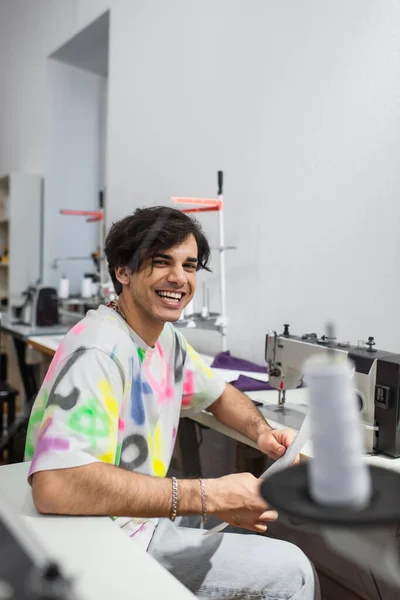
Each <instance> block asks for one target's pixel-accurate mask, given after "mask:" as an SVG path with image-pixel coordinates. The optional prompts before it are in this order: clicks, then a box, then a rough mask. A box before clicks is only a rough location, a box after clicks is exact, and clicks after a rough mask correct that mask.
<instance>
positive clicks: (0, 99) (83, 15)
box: [0, 0, 108, 288]
mask: <svg viewBox="0 0 400 600" xmlns="http://www.w3.org/2000/svg"><path fill="white" fill-rule="evenodd" d="M107 7H108V2H105V1H103V0H68V1H64V0H33V1H30V0H1V3H0V81H1V85H0V132H1V135H0V174H6V173H9V172H10V171H21V172H33V173H39V174H41V175H45V177H46V189H45V200H46V202H45V232H44V234H45V256H44V270H45V282H46V283H47V284H55V283H56V282H57V281H58V279H59V277H60V271H56V272H55V271H53V270H50V269H49V264H50V262H51V261H52V259H53V258H54V257H55V256H65V255H76V254H81V253H84V254H89V251H90V252H92V251H93V250H94V249H95V247H96V243H97V235H96V233H97V229H98V225H94V224H93V225H86V223H85V221H84V219H82V218H80V219H78V218H72V217H60V215H59V209H60V208H88V209H90V208H97V206H98V205H97V201H98V195H97V194H98V189H99V187H101V186H103V185H104V171H105V165H104V159H103V157H102V156H98V155H97V154H96V152H97V149H96V147H95V144H96V136H98V130H100V132H101V131H102V129H103V125H104V106H102V105H101V104H100V105H99V104H98V101H99V102H103V98H104V96H105V95H106V84H105V82H104V80H101V78H96V77H95V76H93V75H91V74H90V73H84V72H83V71H78V70H76V69H72V68H69V70H68V67H65V66H64V65H60V64H56V65H55V64H54V63H53V69H51V68H49V69H48V62H49V61H48V58H47V57H48V56H49V55H50V54H51V53H53V52H54V50H56V49H57V48H58V47H60V46H61V45H62V44H64V43H65V42H66V41H67V40H68V39H70V38H71V37H72V36H74V35H75V34H76V33H77V32H78V31H79V30H80V29H82V28H83V27H84V26H86V25H87V24H88V23H89V22H90V21H92V20H93V19H95V18H97V17H98V16H99V15H100V14H102V13H103V12H104V11H105V10H106V9H107ZM91 108H93V111H92V112H91V110H90V109H91ZM102 137H104V136H102ZM77 144H78V145H77ZM101 147H102V144H101V143H100V144H97V148H101ZM95 159H96V160H97V163H98V162H100V164H101V169H100V172H98V168H97V166H98V164H97V163H96V164H95ZM89 167H90V168H89ZM57 177H58V179H57ZM95 180H96V183H95ZM66 219H72V220H67V221H66ZM74 234H75V235H74ZM72 241H73V243H71V242H72ZM85 267H86V268H87V269H88V270H89V271H91V270H92V265H91V262H90V261H89V262H88V263H85ZM82 268H83V263H82V264H81V265H79V266H78V264H77V263H75V264H74V263H71V264H69V265H66V268H63V271H65V272H66V273H67V274H68V275H69V276H70V277H71V284H72V287H73V288H74V287H75V288H76V287H77V285H78V279H79V274H78V271H79V272H81V271H82Z"/></svg>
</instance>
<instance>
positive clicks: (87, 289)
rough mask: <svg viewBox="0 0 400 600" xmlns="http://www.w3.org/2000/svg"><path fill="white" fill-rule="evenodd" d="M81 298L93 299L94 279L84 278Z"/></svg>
mask: <svg viewBox="0 0 400 600" xmlns="http://www.w3.org/2000/svg"><path fill="white" fill-rule="evenodd" d="M81 296H82V298H91V297H92V278H91V277H83V278H82V283H81Z"/></svg>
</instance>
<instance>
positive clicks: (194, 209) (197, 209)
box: [181, 206, 221, 213]
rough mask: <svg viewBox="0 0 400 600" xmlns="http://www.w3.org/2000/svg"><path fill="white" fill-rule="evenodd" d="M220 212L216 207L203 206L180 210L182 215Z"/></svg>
mask: <svg viewBox="0 0 400 600" xmlns="http://www.w3.org/2000/svg"><path fill="white" fill-rule="evenodd" d="M219 210H221V209H220V208H219V207H218V206H204V207H202V208H181V212H183V213H194V212H215V211H219Z"/></svg>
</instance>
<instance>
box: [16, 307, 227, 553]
mask: <svg viewBox="0 0 400 600" xmlns="http://www.w3.org/2000/svg"><path fill="white" fill-rule="evenodd" d="M225 385H226V384H225V382H224V381H223V380H222V379H221V378H219V377H218V376H217V375H216V374H215V373H214V372H213V371H212V370H211V369H210V368H209V367H208V366H207V365H206V364H205V363H204V362H203V361H202V360H201V359H200V357H199V356H198V355H197V354H196V352H195V351H194V350H193V348H191V346H190V345H189V344H188V343H187V342H186V340H185V338H184V336H183V335H182V334H181V333H180V331H178V330H177V329H176V328H175V327H174V326H173V325H172V324H171V323H166V324H165V326H164V329H163V331H162V333H161V335H160V337H159V339H158V341H157V343H156V345H155V347H154V348H151V347H149V346H148V345H147V344H146V343H145V342H144V341H143V340H142V339H141V338H140V337H139V336H138V335H137V334H136V333H135V332H134V331H133V330H132V329H131V328H130V327H129V325H128V324H127V323H126V322H125V321H124V319H123V318H122V317H121V316H120V315H118V314H117V313H116V312H115V311H114V310H113V309H112V308H109V307H107V306H100V307H99V308H98V309H97V310H90V311H89V312H88V313H87V315H86V317H85V318H84V319H83V320H82V321H80V322H79V323H78V324H77V325H75V327H73V328H72V329H71V330H70V331H69V332H68V334H67V335H66V336H65V338H64V340H63V342H62V343H61V345H60V346H59V347H58V349H57V352H56V354H55V356H54V358H53V360H52V363H51V365H50V367H49V369H48V371H47V374H46V377H45V379H44V381H43V384H42V386H41V389H40V391H39V393H38V395H37V398H36V400H35V403H34V405H33V409H32V413H31V417H30V421H29V428H28V433H27V440H26V448H25V460H29V461H32V462H31V467H30V470H29V477H30V476H31V475H32V474H33V473H36V472H37V471H43V470H47V469H63V468H69V467H77V466H82V465H87V464H89V463H92V462H98V461H103V462H106V463H110V464H114V465H118V466H120V467H122V468H124V469H127V470H129V471H136V472H137V473H143V474H146V475H154V476H157V477H165V475H166V473H167V471H168V468H169V464H170V461H171V457H172V454H173V450H174V446H175V440H176V433H177V429H178V425H179V418H180V417H181V416H190V415H193V414H195V413H197V412H199V411H201V410H203V409H204V408H207V407H208V406H209V405H210V404H212V403H213V402H214V401H215V400H216V399H217V398H219V396H220V395H221V394H222V392H223V391H224V388H225ZM116 521H117V522H118V524H119V525H120V526H121V527H123V529H124V531H125V532H127V533H128V535H130V536H131V537H133V538H134V539H135V540H137V541H138V542H139V543H140V545H141V546H144V547H146V548H147V546H148V544H149V542H150V540H151V537H152V534H153V532H154V528H155V526H156V524H157V520H154V519H151V520H149V519H138V518H135V519H132V518H126V519H125V518H118V519H116Z"/></svg>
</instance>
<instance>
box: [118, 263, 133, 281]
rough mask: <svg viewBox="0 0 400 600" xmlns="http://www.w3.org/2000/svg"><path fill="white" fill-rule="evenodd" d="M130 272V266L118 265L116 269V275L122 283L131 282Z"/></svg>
mask: <svg viewBox="0 0 400 600" xmlns="http://www.w3.org/2000/svg"><path fill="white" fill-rule="evenodd" d="M130 274H131V273H130V270H129V267H126V266H125V267H116V269H115V277H116V278H117V280H118V281H119V282H120V283H121V284H122V285H128V284H129V281H130Z"/></svg>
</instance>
